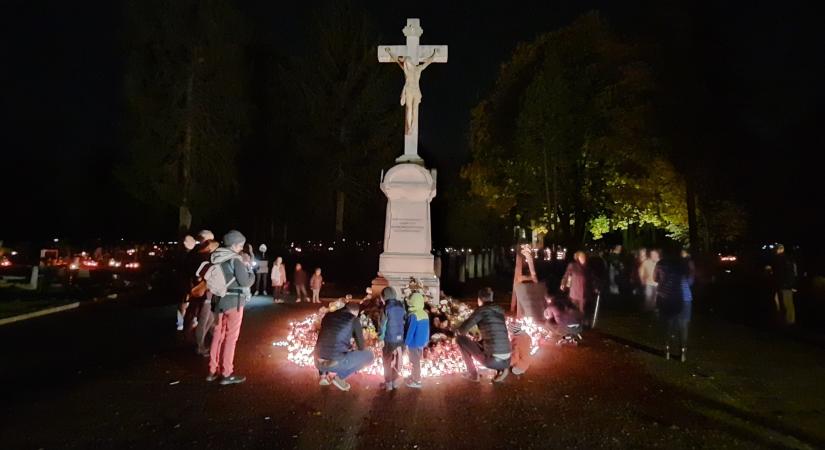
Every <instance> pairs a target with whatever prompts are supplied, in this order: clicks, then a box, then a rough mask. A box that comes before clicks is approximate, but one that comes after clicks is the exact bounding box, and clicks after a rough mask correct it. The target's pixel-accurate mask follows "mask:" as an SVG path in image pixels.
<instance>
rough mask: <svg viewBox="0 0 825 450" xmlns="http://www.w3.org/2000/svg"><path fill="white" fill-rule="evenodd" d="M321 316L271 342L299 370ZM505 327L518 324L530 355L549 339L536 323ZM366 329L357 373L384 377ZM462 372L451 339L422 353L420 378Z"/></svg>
mask: <svg viewBox="0 0 825 450" xmlns="http://www.w3.org/2000/svg"><path fill="white" fill-rule="evenodd" d="M321 317H322V316H321V314H320V313H316V314H311V315H309V316H307V317H306V318H305V319H304V320H301V321H297V322H290V324H289V334H288V335H287V337H286V341H280V342H274V343H273V346H276V347H281V346H284V347H286V348H287V359H288V360H289V361H291V362H292V363H294V364H296V365H298V366H302V367H312V366H314V365H315V358H314V355H313V352H314V350H315V342H316V341H317V340H318V328H319V326H320V322H321ZM507 322H508V324H511V323H513V322H516V323H519V324H521V329H522V331H523V332H525V333H526V334H527V335H529V336H530V338H531V341H532V347H531V354H535V353H536V352H537V351H538V350H539V346H540V344H541V342H542V341H546V340H549V339H550V337H551V333H550V331H549V330H547V329H546V328H544V327H542V326H541V325H540V324H538V323H536V322H534V321H533V320H532V319H530V318H524V319H514V318H507ZM370 331H371V330H367V332H366V333H365V339H366V340H367V345H368V347H369V348H370V349H371V350H372V352H373V354H374V358H373V361H372V364H370V365H369V366H368V367H366V368H364V369H362V370H361V373H365V374H369V375H379V376H383V374H384V364H383V360H382V354H381V346H382V344H381V343H379V342H378V341H377V339H376V337H375V335H374V332H370ZM403 358H404V359H403V366H402V367H403V368H402V370H401V374H402V375H403V376H409V374H410V363H409V358H408V356H407V355H406V354H404V357H403ZM464 371H466V366H465V365H464V360H463V358H462V356H461V351H460V350H459V348H458V345H457V344H456V343H455V342H454V340H452V339H441V340H438V341H437V342H435V344H434V345H433V346H432V347H431V348H430V349H429V351H427V352H425V354H424V358H423V359H422V360H421V375H422V376H423V377H439V376H443V375H450V374H455V373H462V372H464Z"/></svg>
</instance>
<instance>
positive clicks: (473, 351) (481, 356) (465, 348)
mask: <svg viewBox="0 0 825 450" xmlns="http://www.w3.org/2000/svg"><path fill="white" fill-rule="evenodd" d="M456 342H457V343H458V348H459V349H461V356H462V357H463V358H464V364H465V365H466V366H467V372H469V373H470V375H478V370H477V369H476V365H475V363H474V362H473V357H475V359H477V360H478V362H480V363H481V365H483V366H484V367H487V368H488V369H495V370H504V369H506V368H508V367H510V358H507V359H498V358H493V356H492V355H487V354H485V353H484V347H482V346H481V344H479V343H478V342H476V341H474V340H472V339H470V337H469V336H463V335H462V336H458V337H457V338H456Z"/></svg>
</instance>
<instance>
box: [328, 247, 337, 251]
mask: <svg viewBox="0 0 825 450" xmlns="http://www.w3.org/2000/svg"><path fill="white" fill-rule="evenodd" d="M327 250H329V251H333V250H335V248H333V247H329V248H327Z"/></svg>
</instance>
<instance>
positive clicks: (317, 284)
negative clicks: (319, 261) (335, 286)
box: [309, 274, 324, 291]
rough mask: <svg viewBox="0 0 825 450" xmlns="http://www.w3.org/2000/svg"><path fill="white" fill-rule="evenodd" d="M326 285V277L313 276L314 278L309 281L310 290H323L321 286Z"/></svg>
mask: <svg viewBox="0 0 825 450" xmlns="http://www.w3.org/2000/svg"><path fill="white" fill-rule="evenodd" d="M323 285H324V277H322V276H321V275H318V274H313V275H312V278H310V280H309V288H310V289H312V290H319V291H320V290H321V286H323Z"/></svg>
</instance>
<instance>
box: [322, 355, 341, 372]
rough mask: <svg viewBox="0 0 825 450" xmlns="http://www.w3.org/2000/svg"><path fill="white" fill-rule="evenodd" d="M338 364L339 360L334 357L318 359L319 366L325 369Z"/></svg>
mask: <svg viewBox="0 0 825 450" xmlns="http://www.w3.org/2000/svg"><path fill="white" fill-rule="evenodd" d="M337 365H338V361H336V360H334V359H320V358H319V359H318V368H319V369H322V370H324V371H326V370H329V369H332V368H333V367H335V366H337Z"/></svg>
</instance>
